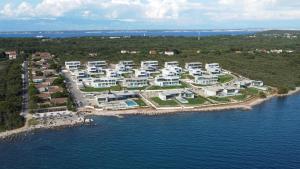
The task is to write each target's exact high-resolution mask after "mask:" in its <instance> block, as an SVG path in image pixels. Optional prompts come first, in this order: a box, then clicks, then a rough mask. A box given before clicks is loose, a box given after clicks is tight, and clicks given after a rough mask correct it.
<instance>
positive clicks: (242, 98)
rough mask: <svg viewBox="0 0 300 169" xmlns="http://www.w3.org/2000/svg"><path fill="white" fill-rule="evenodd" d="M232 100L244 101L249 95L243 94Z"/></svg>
mask: <svg viewBox="0 0 300 169" xmlns="http://www.w3.org/2000/svg"><path fill="white" fill-rule="evenodd" d="M231 98H232V99H234V100H237V101H243V100H245V99H247V95H244V94H241V95H237V96H233V97H231Z"/></svg>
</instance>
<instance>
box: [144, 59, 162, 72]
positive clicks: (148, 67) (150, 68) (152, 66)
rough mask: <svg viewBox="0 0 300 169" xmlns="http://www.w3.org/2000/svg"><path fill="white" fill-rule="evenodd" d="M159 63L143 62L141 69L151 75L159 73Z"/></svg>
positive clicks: (153, 61)
mask: <svg viewBox="0 0 300 169" xmlns="http://www.w3.org/2000/svg"><path fill="white" fill-rule="evenodd" d="M158 68H159V65H158V61H155V60H151V61H142V62H141V69H144V70H145V71H147V72H149V73H150V74H151V73H157V72H158Z"/></svg>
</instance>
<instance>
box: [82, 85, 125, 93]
mask: <svg viewBox="0 0 300 169" xmlns="http://www.w3.org/2000/svg"><path fill="white" fill-rule="evenodd" d="M121 90H123V88H122V87H121V86H119V85H118V86H113V87H110V88H94V87H85V88H84V89H81V91H83V92H105V91H121Z"/></svg>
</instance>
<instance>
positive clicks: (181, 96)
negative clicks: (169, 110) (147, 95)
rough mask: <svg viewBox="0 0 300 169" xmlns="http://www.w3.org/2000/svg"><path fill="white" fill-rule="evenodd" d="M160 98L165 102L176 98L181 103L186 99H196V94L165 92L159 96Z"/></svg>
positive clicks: (183, 91)
mask: <svg viewBox="0 0 300 169" xmlns="http://www.w3.org/2000/svg"><path fill="white" fill-rule="evenodd" d="M158 97H159V98H160V99H161V100H164V101H166V100H170V99H174V98H176V99H177V100H179V101H181V100H184V101H185V99H188V98H195V94H194V93H193V92H192V91H189V90H182V91H180V90H179V91H163V92H160V93H159V94H158ZM187 103H188V102H187Z"/></svg>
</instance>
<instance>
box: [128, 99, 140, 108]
mask: <svg viewBox="0 0 300 169" xmlns="http://www.w3.org/2000/svg"><path fill="white" fill-rule="evenodd" d="M125 103H126V104H127V107H139V105H138V104H137V103H136V102H135V101H133V100H126V101H125Z"/></svg>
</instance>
